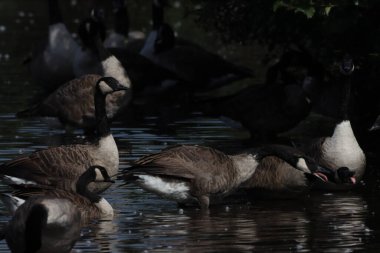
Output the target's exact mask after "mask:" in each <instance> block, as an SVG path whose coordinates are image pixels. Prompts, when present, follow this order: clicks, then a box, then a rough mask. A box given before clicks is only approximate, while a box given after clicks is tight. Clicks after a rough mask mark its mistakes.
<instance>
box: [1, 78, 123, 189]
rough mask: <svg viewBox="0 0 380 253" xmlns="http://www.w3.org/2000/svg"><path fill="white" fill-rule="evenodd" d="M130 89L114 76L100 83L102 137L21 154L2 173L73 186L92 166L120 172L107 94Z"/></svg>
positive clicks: (98, 108) (101, 185) (97, 96)
mask: <svg viewBox="0 0 380 253" xmlns="http://www.w3.org/2000/svg"><path fill="white" fill-rule="evenodd" d="M122 89H126V88H125V86H122V85H121V84H120V83H119V82H118V81H117V80H115V79H114V78H112V77H103V78H100V79H99V80H98V81H97V82H96V88H95V94H94V95H93V96H94V100H95V115H96V123H95V124H96V130H97V132H96V135H97V137H98V140H97V141H96V142H95V143H92V144H89V145H82V144H77V145H67V146H59V147H51V148H47V149H43V150H39V151H35V152H33V153H31V154H28V155H24V156H20V157H18V158H15V159H13V160H11V161H8V162H5V163H4V164H2V165H0V175H2V177H3V178H5V179H7V180H8V181H9V180H11V181H14V183H15V184H18V183H19V182H20V180H21V183H22V182H23V181H24V180H27V181H32V182H36V183H39V184H47V185H49V184H53V185H54V184H56V183H59V184H62V185H64V184H67V185H70V184H71V182H72V181H73V180H77V179H78V177H79V176H80V175H81V174H82V173H83V172H84V171H85V170H86V169H87V168H88V167H89V166H91V165H95V164H96V165H101V166H104V167H105V168H107V170H108V173H109V174H110V175H114V174H116V173H117V172H118V167H119V154H118V149H117V146H116V143H115V140H114V138H113V136H112V134H111V131H110V126H109V122H108V119H107V115H106V109H105V103H106V101H105V100H106V96H107V95H108V94H111V93H113V92H116V91H118V90H122ZM109 185H110V184H108V183H99V184H97V186H96V190H97V191H103V190H105V189H106V188H107V187H108V186H109Z"/></svg>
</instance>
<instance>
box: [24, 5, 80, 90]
mask: <svg viewBox="0 0 380 253" xmlns="http://www.w3.org/2000/svg"><path fill="white" fill-rule="evenodd" d="M48 5H49V16H50V24H49V30H48V39H47V41H46V42H45V43H44V45H43V46H42V47H41V48H40V49H39V50H36V52H34V53H33V55H32V58H31V61H30V71H31V74H32V77H33V79H34V80H35V82H36V83H38V84H40V85H42V86H44V87H45V88H47V89H48V90H54V88H56V87H58V86H59V85H61V84H63V83H65V82H67V81H69V80H71V79H73V78H74V72H73V67H72V66H73V59H74V56H75V54H76V52H77V50H78V49H79V45H78V43H77V42H76V41H75V40H74V38H73V37H72V35H71V33H70V32H69V31H68V30H67V27H66V26H65V24H64V23H63V21H62V17H61V13H60V10H59V6H58V2H57V0H48Z"/></svg>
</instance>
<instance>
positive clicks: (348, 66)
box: [339, 54, 355, 76]
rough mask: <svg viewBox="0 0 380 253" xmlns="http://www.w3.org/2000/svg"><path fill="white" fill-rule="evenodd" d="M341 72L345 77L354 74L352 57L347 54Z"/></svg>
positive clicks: (340, 67) (341, 65)
mask: <svg viewBox="0 0 380 253" xmlns="http://www.w3.org/2000/svg"><path fill="white" fill-rule="evenodd" d="M339 70H340V73H342V74H343V75H345V76H348V75H351V74H352V72H354V70H355V65H354V61H353V60H352V58H351V56H350V55H348V54H346V55H345V56H344V57H343V60H342V62H341V64H340V66H339Z"/></svg>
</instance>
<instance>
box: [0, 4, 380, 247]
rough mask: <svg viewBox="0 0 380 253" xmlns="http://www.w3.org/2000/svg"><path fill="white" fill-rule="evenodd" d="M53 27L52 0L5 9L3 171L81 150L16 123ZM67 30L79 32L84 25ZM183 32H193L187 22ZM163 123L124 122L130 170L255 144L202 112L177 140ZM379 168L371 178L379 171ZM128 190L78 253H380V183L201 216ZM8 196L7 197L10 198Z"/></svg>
mask: <svg viewBox="0 0 380 253" xmlns="http://www.w3.org/2000/svg"><path fill="white" fill-rule="evenodd" d="M78 2H80V1H78ZM137 2H138V1H131V5H132V6H133V7H134V8H137ZM83 3H85V1H83V2H82V4H83ZM149 3H150V1H145V5H146V6H145V5H144V8H143V7H141V8H142V9H141V10H140V11H141V12H144V13H149V12H150V10H149ZM77 4H79V3H76V1H74V0H72V1H66V4H65V5H64V13H69V12H70V13H72V14H73V15H74V14H75V15H78V16H79V15H80V14H81V11H80V10H81V8H79V7H77ZM83 5H85V4H83ZM136 12H137V11H136ZM136 15H137V14H136ZM147 15H148V14H147ZM173 15H175V14H173ZM45 19H46V7H45V2H44V1H14V0H7V1H4V0H2V1H1V2H0V121H1V124H0V161H1V162H3V161H6V160H9V159H12V158H14V157H16V156H18V155H20V154H24V153H29V152H31V151H34V150H36V149H39V148H45V147H47V146H56V145H60V144H63V143H73V142H80V141H81V138H80V134H81V132H80V131H77V132H74V134H73V135H65V133H64V131H63V130H59V129H58V130H57V129H50V128H49V126H48V125H47V124H46V123H43V122H40V121H38V120H20V119H17V118H15V115H14V113H15V112H16V111H18V110H21V109H22V108H24V107H25V105H26V104H27V101H28V99H30V98H31V97H33V95H34V93H35V92H37V91H36V90H35V88H34V86H33V85H32V84H31V83H30V80H29V75H28V73H27V71H26V69H25V68H24V67H23V66H22V65H21V62H22V59H23V56H24V55H25V53H26V52H27V51H28V50H29V49H30V48H31V44H32V43H34V42H35V41H36V40H37V39H38V38H40V37H41V36H42V35H43V32H44V29H45V28H44V26H43V24H44V22H45ZM136 20H137V21H136V23H137V24H139V25H141V27H143V26H144V25H145V26H146V25H147V24H148V23H149V18H146V17H145V19H144V17H139V18H138V19H137V18H136ZM68 23H69V26H70V27H71V26H72V27H74V26H75V23H77V18H72V19H70V20H69V22H68ZM180 25H181V24H180ZM180 25H178V26H180ZM180 27H181V26H180ZM183 27H185V29H191V28H188V27H191V26H190V25H189V24H187V23H186V22H184V24H183ZM206 37H207V36H206ZM206 39H207V38H206ZM196 41H198V40H196ZM235 58H239V56H235ZM156 120H157V118H156V116H155V115H149V116H146V117H144V118H143V120H142V122H139V123H138V124H133V125H132V126H130V125H127V124H125V123H121V122H115V124H114V125H113V128H112V132H113V134H114V137H115V139H116V142H117V144H118V147H119V151H120V160H121V165H120V167H121V168H125V167H127V166H128V164H129V162H130V161H132V160H135V159H137V158H139V157H141V156H142V155H145V154H149V153H152V152H157V151H159V150H161V149H162V148H165V147H167V146H170V145H174V144H203V145H212V146H216V147H219V148H221V149H225V150H234V149H235V148H238V147H239V146H240V145H241V143H242V141H243V140H244V139H245V138H247V136H248V135H247V133H246V132H244V131H242V130H238V129H231V128H230V127H228V126H226V125H225V124H224V123H223V122H222V121H220V120H219V119H214V118H206V117H203V116H202V115H201V114H200V113H197V112H193V113H191V114H190V115H189V116H188V117H187V118H186V119H182V120H177V121H174V122H172V123H170V125H169V127H170V129H171V131H165V132H162V131H159V130H157V128H156V122H157V121H156ZM372 160H373V159H372ZM372 160H371V159H370V160H369V165H368V168H369V169H373V168H375V167H376V166H375V164H374V162H373V161H372ZM372 174H374V175H375V176H376V173H372ZM121 183H122V182H121V181H117V182H116V184H115V185H114V186H113V187H111V188H110V189H109V190H108V191H106V192H105V194H104V196H105V198H106V199H107V200H108V201H109V202H110V203H111V204H112V206H113V207H114V209H115V214H116V215H115V218H114V220H113V221H97V222H94V223H93V224H90V225H89V226H88V227H86V228H84V229H83V230H82V237H81V239H80V241H78V243H77V244H76V245H75V251H76V252H252V251H254V252H270V251H272V252H358V251H363V252H378V250H379V251H380V247H379V242H380V241H379V239H380V237H379V232H380V226H379V224H380V223H379V221H380V216H379V212H380V210H379V209H380V206H379V204H378V202H379V199H378V195H379V188H380V187H379V185H380V184H379V182H378V180H377V178H376V177H375V178H372V180H368V181H366V182H365V183H364V182H363V183H362V185H361V186H360V187H359V189H358V190H356V191H352V192H345V193H320V192H316V193H312V194H310V195H307V196H305V197H304V198H301V199H296V200H260V201H251V202H247V203H241V204H229V205H220V206H215V207H211V208H210V211H209V212H208V213H202V212H200V210H199V209H196V208H188V209H179V208H178V207H177V206H176V204H175V203H173V202H170V201H166V200H162V199H160V198H158V197H156V196H155V195H152V194H149V193H146V192H144V191H142V190H141V189H139V188H137V187H135V186H132V185H128V186H123V187H120V185H121ZM0 187H1V189H0V190H1V191H6V190H8V189H7V188H6V187H5V186H1V185H0ZM0 211H1V214H2V215H1V216H0V225H4V224H5V223H6V222H7V221H8V220H9V219H10V217H9V216H8V215H7V214H6V212H5V210H4V208H3V206H2V205H0ZM0 252H8V248H7V245H6V244H5V242H4V241H2V242H0Z"/></svg>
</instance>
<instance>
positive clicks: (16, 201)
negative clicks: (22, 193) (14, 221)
mask: <svg viewBox="0 0 380 253" xmlns="http://www.w3.org/2000/svg"><path fill="white" fill-rule="evenodd" d="M1 200H2V201H3V203H4V205H5V207H6V208H7V209H8V211H9V213H10V214H11V215H14V213H15V212H16V210H17V208H19V207H20V206H21V205H22V204H24V202H25V200H23V199H21V198H18V197H15V196H12V194H8V193H3V194H2V196H1Z"/></svg>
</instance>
